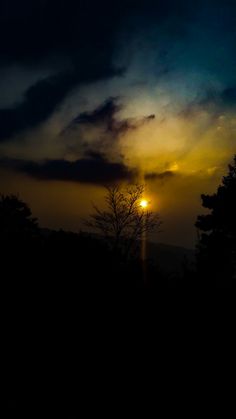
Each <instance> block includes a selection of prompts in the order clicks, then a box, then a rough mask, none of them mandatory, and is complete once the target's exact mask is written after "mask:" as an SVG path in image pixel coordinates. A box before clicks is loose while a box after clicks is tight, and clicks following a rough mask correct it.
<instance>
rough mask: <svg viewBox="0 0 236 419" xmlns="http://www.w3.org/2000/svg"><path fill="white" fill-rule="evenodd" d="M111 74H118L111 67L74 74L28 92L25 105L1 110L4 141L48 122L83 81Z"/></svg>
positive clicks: (49, 80)
mask: <svg viewBox="0 0 236 419" xmlns="http://www.w3.org/2000/svg"><path fill="white" fill-rule="evenodd" d="M111 75H114V71H113V70H112V69H111V68H108V67H107V68H105V67H103V68H102V67H101V68H99V69H98V71H97V73H96V72H93V73H91V74H90V73H89V72H88V73H84V74H83V73H82V71H80V72H79V73H76V74H74V73H72V72H70V73H66V74H58V75H56V76H51V77H48V78H47V79H44V80H41V81H39V82H37V83H36V84H35V85H33V86H32V87H30V88H29V89H28V90H27V92H26V93H25V96H24V100H23V102H22V103H20V104H18V105H16V107H15V108H8V109H0V121H1V124H0V142H1V141H5V140H8V139H9V138H11V137H12V136H14V135H15V134H17V133H19V132H21V131H24V130H27V129H31V128H33V127H35V126H37V125H38V124H40V123H41V122H43V121H45V120H46V119H47V118H48V117H50V115H51V114H52V113H53V111H54V110H55V109H56V107H57V106H58V105H59V104H60V103H61V102H62V100H63V99H64V98H65V97H66V95H67V94H68V93H69V92H70V91H71V89H72V88H73V87H74V86H75V85H76V84H77V85H78V83H79V80H80V83H81V82H89V81H92V80H93V81H94V80H95V79H100V78H103V77H109V76H111ZM79 76H80V77H79Z"/></svg>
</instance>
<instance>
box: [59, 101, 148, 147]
mask: <svg viewBox="0 0 236 419" xmlns="http://www.w3.org/2000/svg"><path fill="white" fill-rule="evenodd" d="M118 101H119V98H118V97H110V98H108V99H107V100H105V101H104V102H103V103H102V104H101V105H100V106H98V107H97V108H96V109H94V110H93V111H91V112H83V113H81V114H79V115H78V116H77V117H76V118H74V119H73V121H72V122H71V123H70V124H69V126H68V127H67V128H66V129H65V130H64V131H63V133H66V132H68V131H70V130H72V131H73V130H76V129H77V128H78V127H79V126H83V125H84V126H87V127H88V128H89V126H92V127H100V126H102V127H103V128H104V131H105V132H106V133H107V134H108V135H110V136H111V137H113V139H114V138H118V137H119V136H120V135H121V134H125V133H126V132H128V131H130V130H135V129H137V128H139V127H140V126H141V125H143V124H145V123H148V122H149V121H152V120H153V119H155V115H154V114H152V115H148V116H145V117H142V118H124V119H118V118H117V114H118V113H119V111H120V110H121V109H122V108H123V107H122V105H121V104H119V103H118Z"/></svg>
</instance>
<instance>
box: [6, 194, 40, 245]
mask: <svg viewBox="0 0 236 419" xmlns="http://www.w3.org/2000/svg"><path fill="white" fill-rule="evenodd" d="M37 230H38V224H37V220H36V218H33V217H32V213H31V210H30V208H29V207H28V205H27V204H26V203H25V202H23V201H22V200H21V199H19V198H18V197H17V196H15V195H2V194H1V195H0V237H1V238H2V239H12V236H14V237H15V238H16V237H21V238H27V237H31V236H32V235H33V234H35V233H36V232H37Z"/></svg>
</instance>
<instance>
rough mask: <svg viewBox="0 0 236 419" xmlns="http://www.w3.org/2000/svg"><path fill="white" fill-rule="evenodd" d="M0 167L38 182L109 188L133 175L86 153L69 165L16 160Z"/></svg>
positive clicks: (67, 162)
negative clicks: (96, 185) (109, 185)
mask: <svg viewBox="0 0 236 419" xmlns="http://www.w3.org/2000/svg"><path fill="white" fill-rule="evenodd" d="M0 163H1V166H2V167H5V168H8V169H14V170H18V171H20V172H22V173H25V174H27V175H29V176H31V177H33V178H35V179H39V180H44V181H48V180H59V181H72V182H80V183H90V184H100V185H104V184H110V183H116V182H119V181H122V180H128V181H131V180H132V179H133V178H134V177H135V175H136V172H135V171H134V170H130V169H128V168H127V167H126V166H125V165H124V164H123V163H115V162H110V161H108V160H107V159H105V158H104V157H103V156H102V155H101V154H98V153H93V152H90V153H89V155H88V156H87V157H85V158H82V159H79V160H76V161H73V162H70V161H67V160H46V161H43V162H39V163H36V162H33V161H25V160H17V159H2V160H1V161H0Z"/></svg>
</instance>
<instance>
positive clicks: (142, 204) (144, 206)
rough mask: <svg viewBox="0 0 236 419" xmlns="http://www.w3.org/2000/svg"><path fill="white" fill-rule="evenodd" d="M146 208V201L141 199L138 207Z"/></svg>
mask: <svg viewBox="0 0 236 419" xmlns="http://www.w3.org/2000/svg"><path fill="white" fill-rule="evenodd" d="M147 206H148V201H147V200H146V199H142V201H141V202H140V207H142V208H147Z"/></svg>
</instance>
